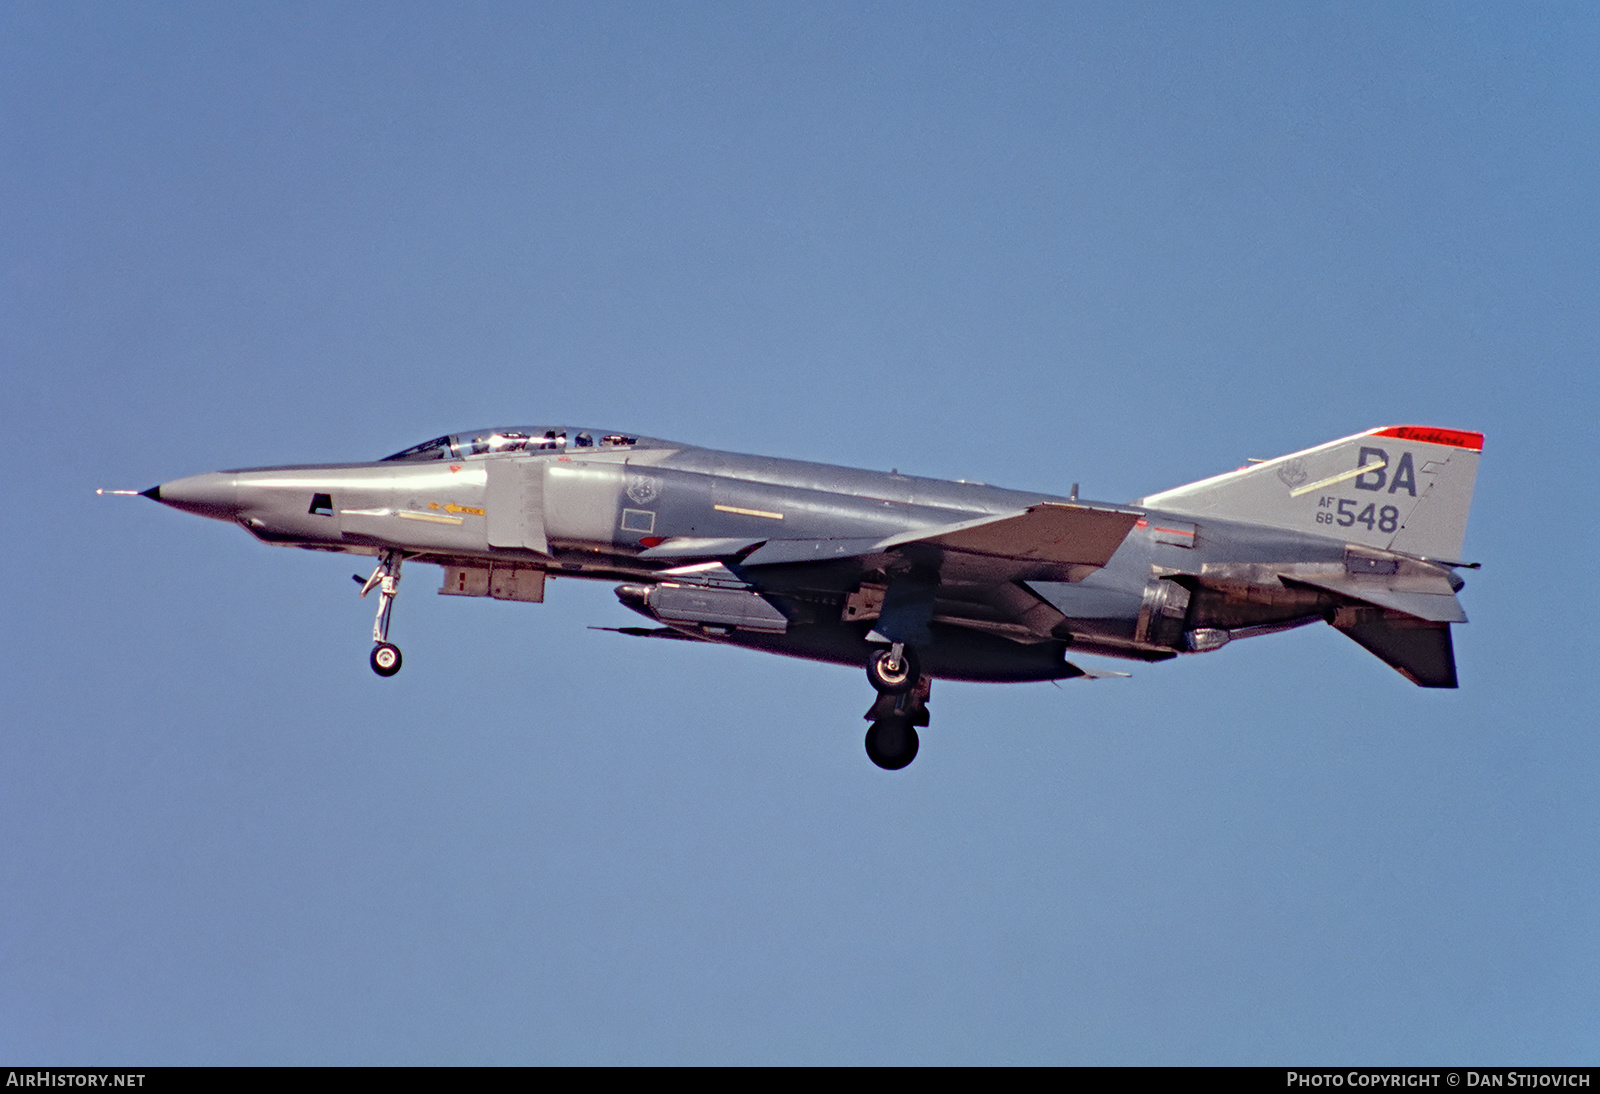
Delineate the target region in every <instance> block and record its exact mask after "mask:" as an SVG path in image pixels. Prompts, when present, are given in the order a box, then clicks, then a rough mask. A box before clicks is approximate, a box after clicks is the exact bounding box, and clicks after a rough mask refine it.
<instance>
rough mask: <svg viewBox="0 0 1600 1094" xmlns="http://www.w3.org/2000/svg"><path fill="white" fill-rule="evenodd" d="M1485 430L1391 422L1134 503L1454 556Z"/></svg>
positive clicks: (1432, 555) (1417, 552)
mask: <svg viewBox="0 0 1600 1094" xmlns="http://www.w3.org/2000/svg"><path fill="white" fill-rule="evenodd" d="M1482 451H1483V434H1482V433H1469V432H1467V431H1465V430H1460V429H1434V428H1431V427H1429V426H1416V425H1396V426H1387V427H1383V428H1379V429H1369V430H1367V431H1366V432H1365V433H1357V434H1356V435H1355V436H1353V437H1345V438H1343V439H1342V440H1337V441H1329V442H1328V443H1327V444H1321V445H1318V446H1317V447H1315V448H1308V449H1306V450H1305V451H1304V452H1294V453H1291V454H1290V455H1287V456H1279V457H1278V458H1277V459H1275V460H1267V461H1265V462H1263V463H1258V464H1253V465H1251V466H1249V467H1241V468H1240V469H1239V470H1237V471H1230V472H1228V473H1227V474H1225V475H1217V476H1214V477H1213V478H1209V479H1202V480H1201V481H1199V482H1194V483H1190V484H1189V485H1188V486H1179V487H1176V488H1175V489H1172V490H1164V491H1162V492H1161V493H1159V494H1151V495H1150V496H1149V497H1146V498H1141V499H1139V501H1138V502H1137V503H1136V504H1138V505H1142V506H1148V507H1149V508H1151V509H1162V510H1166V511H1168V512H1173V513H1183V514H1187V515H1190V516H1196V517H1212V518H1216V519H1221V520H1237V521H1244V522H1247V523H1251V524H1265V525H1268V526H1270V527H1273V528H1285V529H1288V530H1290V531H1295V532H1308V533H1310V534H1312V535H1322V536H1328V537H1330V538H1333V539H1340V540H1344V541H1345V542H1347V543H1357V544H1361V545H1362V546H1366V547H1377V548H1380V549H1383V550H1390V551H1400V552H1402V553H1404V554H1408V555H1418V556H1421V557H1424V558H1434V559H1440V560H1449V561H1453V560H1457V559H1459V558H1460V557H1461V544H1462V540H1463V539H1464V538H1465V536H1466V531H1467V511H1468V510H1469V509H1470V508H1471V507H1472V487H1473V484H1474V483H1475V482H1476V481H1477V477H1478V456H1479V454H1480V453H1481V452H1482Z"/></svg>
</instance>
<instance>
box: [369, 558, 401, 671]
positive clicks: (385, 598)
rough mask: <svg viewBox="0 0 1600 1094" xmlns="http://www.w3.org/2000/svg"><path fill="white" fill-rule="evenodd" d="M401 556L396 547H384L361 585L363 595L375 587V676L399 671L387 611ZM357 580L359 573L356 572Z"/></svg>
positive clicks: (373, 666)
mask: <svg viewBox="0 0 1600 1094" xmlns="http://www.w3.org/2000/svg"><path fill="white" fill-rule="evenodd" d="M404 560H405V556H404V555H402V554H401V553H400V552H399V551H385V552H383V554H382V555H380V556H379V557H378V568H377V569H375V570H373V571H372V576H371V577H369V578H367V580H366V582H365V583H364V584H362V586H361V595H362V596H363V597H364V596H366V595H367V594H368V593H370V592H371V591H372V590H373V589H377V590H378V616H377V618H376V619H374V620H373V621H372V641H373V647H372V656H371V657H370V658H368V660H369V661H370V662H371V663H372V671H373V672H375V673H377V674H378V675H379V676H393V675H394V674H395V673H397V672H399V671H400V647H399V646H396V645H394V644H393V643H392V642H390V641H389V613H390V612H391V611H392V610H393V609H394V598H395V595H396V589H397V587H398V586H399V584H400V563H401V562H403V561H404ZM357 580H360V575H359V574H358V575H357Z"/></svg>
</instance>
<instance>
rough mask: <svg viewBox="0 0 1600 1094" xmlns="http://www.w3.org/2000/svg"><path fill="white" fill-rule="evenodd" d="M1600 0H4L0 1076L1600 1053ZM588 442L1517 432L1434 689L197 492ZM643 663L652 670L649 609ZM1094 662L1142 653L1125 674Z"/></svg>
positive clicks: (1127, 451) (866, 446)
mask: <svg viewBox="0 0 1600 1094" xmlns="http://www.w3.org/2000/svg"><path fill="white" fill-rule="evenodd" d="M1597 47H1600V24H1597V23H1596V21H1595V19H1594V17H1593V14H1592V11H1591V10H1589V9H1588V8H1587V7H1585V6H1581V5H1554V4H1552V5H1537V6H1534V5H1523V6H1513V5H1464V4H1451V5H1390V4H1377V5H1345V6H1340V7H1337V8H1327V7H1321V6H1318V7H1311V6H1303V7H1288V8H1286V7H1284V6H1282V5H1218V6H1205V7H1194V6H1183V5H1170V6H1169V5H1138V6H1135V5H1092V6H1091V5H1081V6H1080V5H955V4H942V5H935V4H917V5H909V4H908V5H893V4H889V5H885V4H873V5H854V6H851V5H826V4H807V5H793V6H789V7H776V6H770V5H733V4H697V5H677V4H657V5H593V4H586V5H570V6H536V5H520V4H518V5H485V4H477V5H467V4H460V5H449V6H448V7H440V6H436V5H345V6H337V7H330V6H326V5H292V4H271V5H254V6H244V7H241V6H237V5H235V6H222V7H218V6H215V5H170V4H144V5H120V6H108V5H99V4H88V5H72V4H35V3H15V4H8V5H5V6H4V7H3V8H0V424H3V428H4V431H5V433H6V435H8V436H10V437H11V438H12V444H11V446H10V452H11V456H10V459H9V460H8V461H7V463H6V464H5V467H4V470H3V471H0V489H3V490H4V497H5V501H6V511H7V512H8V513H9V514H10V517H9V518H8V519H7V520H6V521H5V522H3V523H0V529H3V534H4V536H5V543H6V550H7V556H8V558H9V560H10V562H11V568H10V569H11V572H10V580H9V581H8V582H7V583H6V588H5V591H4V592H3V593H0V604H3V606H4V607H3V613H4V619H5V621H6V626H5V627H4V629H3V631H0V685H3V687H4V692H5V694H6V696H7V703H6V709H7V713H6V716H5V718H4V722H3V724H4V727H5V728H4V731H3V733H0V1058H5V1059H8V1060H13V1061H18V1062H22V1061H26V1062H30V1063H32V1062H37V1063H149V1064H159V1063H204V1062H220V1063H231V1062H239V1063H244V1062H267V1063H295V1062H305V1063H380V1062H381V1063H447V1062H844V1063H849V1062H862V1063H880V1062H881V1063H905V1062H931V1063H944V1062H952V1063H992V1062H1021V1063H1131V1062H1150V1063H1183V1062H1194V1063H1291V1062H1302V1063H1303V1062H1305V1061H1307V1060H1315V1061H1341V1062H1343V1061H1347V1062H1351V1063H1445V1062H1451V1063H1469V1062H1476V1063H1502V1064H1533V1063H1558V1062H1560V1063H1593V1062H1594V1061H1595V1058H1596V1051H1597V1047H1600V1023H1597V1019H1596V1015H1597V1013H1600V974H1597V971H1596V970H1600V931H1597V927H1596V924H1597V922H1600V907H1597V899H1600V869H1597V861H1596V852H1595V847H1596V837H1597V835H1600V832H1597V823H1596V815H1597V808H1600V795H1597V792H1596V786H1597V785H1600V779H1597V776H1600V747H1597V745H1596V740H1595V733H1594V720H1595V716H1594V710H1595V707H1596V699H1597V696H1596V688H1595V672H1594V669H1593V667H1592V658H1591V656H1590V653H1589V650H1588V649H1587V646H1588V644H1589V643H1588V632H1589V628H1590V623H1589V615H1590V601H1591V600H1592V599H1593V598H1592V596H1591V595H1590V593H1589V591H1588V589H1589V576H1588V575H1589V572H1590V570H1591V565H1590V563H1591V561H1592V560H1591V557H1590V556H1591V555H1592V553H1593V551H1592V545H1593V543H1594V542H1595V540H1596V538H1597V532H1600V528H1597V525H1596V518H1595V515H1594V511H1593V507H1592V505H1591V504H1590V503H1589V502H1588V501H1587V500H1586V499H1587V498H1588V496H1589V485H1590V481H1591V479H1592V478H1593V473H1594V469H1595V463H1596V461H1595V457H1594V454H1593V453H1594V447H1593V444H1594V442H1593V424H1594V422H1595V419H1596V412H1597V411H1600V398H1597V387H1600V385H1597V381H1596V350H1597V348H1600V327H1597V322H1596V305H1595V301H1596V299H1597V289H1600V285H1597V280H1600V279H1597V272H1600V257H1597V256H1600V247H1597V242H1600V240H1597V231H1596V228H1597V218H1600V214H1597V211H1596V205H1595V201H1594V194H1595V190H1596V184H1597V181H1600V172H1597V167H1600V155H1597V151H1600V150H1597V139H1600V138H1597V136H1596V134H1597V133H1600V126H1597V125H1596V116H1597V106H1600V86H1597V82H1596V79H1595V57H1596V55H1597ZM524 421H576V422H585V423H594V424H598V425H603V426H613V427H617V428H624V429H630V430H635V431H638V432H643V433H648V434H652V435H656V436H665V437H674V438H681V439H683V440H687V441H690V442H694V443H698V444H704V445H709V446H714V447H722V448H728V449H732V450H735V451H748V452H762V453H769V454H774V455H784V456H793V457H800V458H809V459H816V460H823V461H828V462H836V463H843V464H849V465H852V466H862V467H874V468H884V469H887V468H889V467H898V468H899V469H900V470H902V471H907V472H911V473H917V474H926V475H936V476H944V477H951V478H955V477H963V478H971V479H979V480H983V481H988V482H994V483H997V484H1003V485H1009V486H1016V487H1019V488H1031V489H1039V490H1047V491H1062V492H1064V491H1065V490H1066V489H1067V488H1068V487H1069V486H1070V484H1071V483H1072V482H1074V481H1081V482H1082V484H1083V493H1084V495H1085V496H1087V497H1092V498H1101V499H1106V500H1126V499H1128V498H1132V497H1137V496H1140V495H1142V494H1145V493H1149V492H1152V491H1154V490H1157V489H1161V488H1165V487H1169V486H1173V485H1176V484H1178V483H1182V482H1186V481H1190V480H1193V479H1197V478H1201V477H1204V476H1206V475H1210V474H1214V473H1217V472H1219V471H1224V470H1228V469H1230V468H1232V467H1235V466H1237V465H1238V464H1239V463H1241V462H1242V461H1243V460H1244V459H1245V458H1246V457H1270V456H1274V455H1279V454H1281V453H1284V452H1289V451H1293V450H1296V449H1299V448H1304V447H1307V446H1309V445H1312V444H1315V443H1318V442H1320V441H1323V440H1327V439H1330V438H1333V437H1337V436H1343V435H1346V434H1350V433H1354V432H1357V431H1359V430H1361V429H1364V428H1368V427H1371V426H1376V425H1385V424H1400V423H1418V424H1429V425H1441V426H1448V427H1454V428H1463V429H1473V430H1481V431H1483V432H1484V433H1485V434H1486V437H1487V441H1486V447H1485V452H1484V458H1483V463H1482V469H1481V472H1480V475H1479V479H1478V492H1477V499H1476V503H1475V506H1474V511H1473V516H1472V522H1471V524H1470V525H1469V527H1468V532H1467V545H1466V553H1467V555H1468V557H1469V558H1473V559H1478V560H1481V561H1482V562H1483V563H1484V568H1483V569H1482V570H1481V571H1479V572H1477V573H1474V574H1471V575H1470V576H1469V581H1468V585H1467V588H1466V590H1465V591H1464V593H1463V595H1462V599H1463V602H1464V604H1465V606H1466V609H1467V612H1468V614H1469V615H1470V616H1471V618H1472V622H1471V623H1470V624H1469V625H1467V626H1465V627H1461V628H1457V634H1456V648H1457V657H1458V662H1459V665H1460V669H1461V675H1462V680H1463V686H1462V687H1461V689H1460V690H1459V691H1458V692H1454V693H1441V692H1429V691H1423V690H1420V689H1417V688H1414V687H1412V686H1411V685H1410V684H1408V683H1407V682H1406V681H1404V680H1403V679H1402V678H1400V677H1399V676H1398V675H1396V674H1395V673H1393V672H1391V671H1390V670H1389V669H1387V668H1386V667H1385V666H1383V665H1382V664H1381V663H1379V662H1378V661H1377V660H1375V659H1374V658H1372V657H1370V656H1369V655H1367V654H1366V653H1364V652H1363V651H1361V650H1360V649H1359V648H1358V647H1356V646H1355V645H1354V644H1353V643H1351V642H1349V641H1348V640H1346V639H1344V638H1343V637H1342V636H1340V635H1338V634H1336V633H1334V632H1333V631H1332V630H1331V629H1328V628H1325V627H1317V628H1306V629H1304V630H1301V631H1296V632H1293V633H1290V634H1286V635H1281V636H1276V637H1273V638H1267V639H1261V640H1256V641H1250V642H1245V643H1236V644H1234V645H1231V646H1229V647H1228V648H1226V649H1224V650H1222V651H1220V652H1217V653H1214V654H1209V655H1205V656H1199V657H1192V658H1182V659H1180V660H1179V661H1177V662H1174V663H1170V664H1166V665H1157V666H1143V665H1137V666H1133V667H1132V669H1131V671H1132V672H1133V677H1132V678H1131V679H1128V680H1104V681H1095V682H1092V683H1086V682H1082V681H1079V682H1069V683H1067V684H1064V685H1063V686H1061V687H1059V688H1057V687H1053V686H1051V685H1048V684H1040V685H1018V686H1009V687H1006V686H985V685H975V684H948V683H941V684H939V685H938V686H936V688H935V691H934V697H933V704H932V710H933V714H934V724H933V727H932V728H931V729H930V730H929V731H927V732H926V733H925V734H924V735H923V748H922V753H921V755H920V756H919V758H918V759H917V761H916V763H915V764H913V765H912V766H911V767H910V768H908V769H907V770H906V771H904V772H901V773H899V774H887V773H884V772H881V771H879V770H877V769H876V768H874V767H873V766H872V765H871V764H870V763H869V762H868V761H867V759H866V757H865V755H864V753H863V750H862V747H861V734H862V732H863V731H864V728H865V723H864V722H862V721H861V713H862V712H863V711H864V710H865V708H866V706H867V705H868V703H869V701H870V699H871V693H870V690H869V688H868V686H867V684H866V681H865V679H864V678H863V677H862V674H861V673H860V672H857V671H855V670H847V669H844V668H838V667H829V666H821V665H813V664H808V663H803V662H798V661H786V660H782V659H777V658H771V657H764V656H762V655H759V654H754V653H749V652H745V651H737V650H726V649H716V648H699V647H693V646H688V645H687V644H672V643H646V642H637V641H633V640H629V639H627V638H624V637H622V636H618V635H615V634H608V633H604V632H599V631H592V630H589V629H587V628H588V627H590V626H616V625H625V624H627V623H630V622H632V621H634V618H635V617H633V616H632V615H631V614H630V613H628V612H627V611H626V610H625V609H623V608H622V607H621V606H620V605H618V604H617V603H616V602H615V599H614V597H613V596H612V594H611V592H610V589H609V587H608V586H606V585H603V584H586V583H579V582H568V581H556V582H553V583H552V585H551V588H550V596H549V600H548V602H547V603H545V604H543V605H517V604H506V603H499V602H488V603H479V602H462V601H459V600H456V599H448V600H447V599H444V598H440V597H436V596H434V595H433V591H432V590H433V588H434V587H435V586H434V585H433V578H434V576H436V575H435V574H434V572H433V571H432V570H431V569H429V568H422V567H419V568H417V569H415V570H409V571H408V572H407V574H406V580H405V583H404V584H403V586H402V596H401V598H400V601H399V603H398V605H397V607H396V612H395V624H394V631H393V636H394V638H395V640H396V641H397V642H398V643H399V644H400V645H401V646H403V647H404V649H405V652H406V667H405V671H404V672H402V673H401V674H400V675H399V676H397V677H395V678H394V679H393V680H387V681H384V680H379V679H377V678H376V677H374V676H373V674H372V673H371V672H370V671H369V670H368V669H367V667H366V663H365V662H366V652H367V648H368V641H369V640H368V634H369V628H370V622H371V621H370V608H371V604H370V601H360V600H358V599H357V598H356V596H355V592H356V590H355V588H354V586H353V584H352V583H351V582H350V580H349V574H350V572H351V570H352V569H353V568H359V567H358V566H353V565H352V563H351V561H350V560H344V561H341V560H340V559H339V558H338V557H333V556H321V555H314V554H308V553H304V552H296V551H283V550H276V549H272V548H268V547H265V546H262V545H260V544H258V543H256V542H254V541H253V540H251V539H250V538H249V537H248V536H246V535H245V534H243V533H242V532H240V531H238V530H237V529H232V528H229V527H226V526H224V525H222V524H219V523H216V522H209V521H200V520H196V519H193V518H190V517H186V516H184V515H183V514H179V513H175V512H172V511H170V510H167V509H163V508H161V507H159V506H154V505H150V504H149V503H147V502H144V501H142V500H138V499H134V500H131V501H130V500H127V499H107V498H97V497H96V496H95V494H94V489H95V488H96V487H99V486H108V487H133V488H138V489H142V488H144V487H147V486H149V485H151V484H153V483H156V482H159V481H164V480H167V479H171V478H175V477H178V476H180V475H184V474H189V473H193V472H198V471H204V470H212V469H216V468H223V467H242V466H251V465H260V464H271V463H286V462H316V461H334V460H360V459H367V458H373V457H377V456H380V455H383V454H386V453H388V452H392V451H395V450H397V449H399V448H403V447H405V446H407V445H410V444H413V443H415V442H417V441H420V440H423V439H425V438H427V437H431V436H434V435H436V434H439V433H442V432H446V431H452V430H457V429H463V428H469V427H472V426H478V425H484V424H491V423H496V422H524ZM663 647H665V648H663ZM1097 667H1111V668H1128V667H1129V666H1126V665H1117V664H1098V665H1097Z"/></svg>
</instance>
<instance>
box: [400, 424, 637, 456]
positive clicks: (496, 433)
mask: <svg viewBox="0 0 1600 1094" xmlns="http://www.w3.org/2000/svg"><path fill="white" fill-rule="evenodd" d="M638 443H639V438H638V437H636V436H633V435H632V434H628V433H612V432H610V431H609V430H604V429H578V428H574V427H569V426H563V425H558V426H540V425H498V426H491V427H489V428H487V429H475V430H472V431H470V432H467V433H449V434H446V435H445V436H443V437H435V438H434V439H433V440H431V441H423V442H422V443H421V444H414V445H412V446H411V447H410V448H407V449H405V450H404V451H401V452H396V453H395V454H394V455H392V456H385V457H384V459H385V460H463V459H467V458H469V457H471V456H492V455H495V454H496V453H500V452H529V453H533V452H565V451H567V450H568V449H573V448H631V447H633V446H634V445H636V444H638Z"/></svg>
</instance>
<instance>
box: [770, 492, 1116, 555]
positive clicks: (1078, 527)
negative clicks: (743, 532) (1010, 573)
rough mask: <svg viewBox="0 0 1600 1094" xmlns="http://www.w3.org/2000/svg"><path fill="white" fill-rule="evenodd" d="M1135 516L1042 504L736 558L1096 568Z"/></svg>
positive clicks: (778, 544) (776, 544) (789, 543)
mask: <svg viewBox="0 0 1600 1094" xmlns="http://www.w3.org/2000/svg"><path fill="white" fill-rule="evenodd" d="M1138 520H1139V514H1138V513H1134V512H1125V511H1123V510H1121V509H1106V508H1100V507H1097V506H1092V505H1076V504H1071V503H1066V502H1044V503H1041V504H1039V505H1034V506H1030V507H1029V508H1027V509H1024V510H1023V511H1022V512H1020V513H1010V514H1006V515H1003V516H998V517H980V518H978V519H976V520H966V521H960V522H958V523H955V524H947V525H943V526H939V527H934V528H919V529H913V530H912V531H908V532H902V533H899V534H896V535H893V536H889V537H887V538H883V539H871V538H856V539H808V540H796V539H788V540H784V539H775V540H768V541H767V542H766V543H764V544H762V545H761V546H760V547H757V548H756V549H755V550H754V551H752V552H751V553H750V554H749V555H747V556H745V557H744V558H743V559H742V560H741V562H742V565H743V566H744V567H752V566H774V565H782V564H785V563H797V562H829V561H834V560H838V559H846V558H853V557H857V556H862V555H886V556H887V555H891V554H896V553H906V552H907V551H908V550H910V549H913V548H934V549H937V550H938V551H940V552H941V553H956V554H962V555H975V556H987V557H989V558H996V559H1007V560H1011V561H1014V562H1025V563H1047V564H1055V565H1060V566H1072V567H1087V568H1090V569H1098V568H1099V567H1101V566H1104V565H1105V564H1106V563H1107V562H1109V561H1110V559H1111V556H1112V555H1113V554H1115V553H1116V550H1117V548H1118V547H1120V546H1121V545H1122V541H1123V540H1124V539H1125V538H1127V535H1128V533H1129V532H1130V531H1132V530H1133V527H1134V525H1135V524H1136V523H1137V522H1138Z"/></svg>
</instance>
